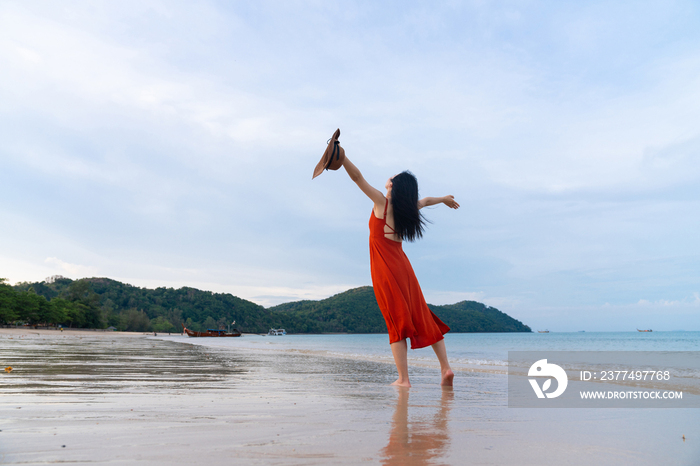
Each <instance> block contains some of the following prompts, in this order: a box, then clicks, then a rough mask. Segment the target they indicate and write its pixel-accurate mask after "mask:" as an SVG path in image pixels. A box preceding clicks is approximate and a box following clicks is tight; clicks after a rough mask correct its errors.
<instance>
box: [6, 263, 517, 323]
mask: <svg viewBox="0 0 700 466" xmlns="http://www.w3.org/2000/svg"><path fill="white" fill-rule="evenodd" d="M429 306H430V308H431V310H432V311H433V312H434V313H435V314H436V315H437V316H438V317H440V319H442V320H443V321H444V322H445V323H446V324H447V325H449V326H450V327H451V328H452V331H453V332H530V331H531V330H530V328H529V327H528V326H527V325H524V324H523V323H522V322H520V321H518V320H515V319H513V318H512V317H510V316H508V315H507V314H505V313H503V312H501V311H499V310H498V309H495V308H492V307H488V306H486V305H484V304H482V303H478V302H475V301H462V302H460V303H456V304H451V305H445V306H434V305H429ZM234 321H235V322H236V325H235V326H236V327H237V328H238V329H239V330H241V331H242V332H248V333H267V331H268V329H270V328H285V329H286V330H287V332H288V333H386V324H385V323H384V319H383V317H382V315H381V312H380V311H379V306H378V305H377V301H376V299H375V297H374V291H373V289H372V287H370V286H365V287H360V288H355V289H351V290H348V291H345V292H343V293H339V294H337V295H335V296H331V297H330V298H326V299H322V300H319V301H295V302H291V303H285V304H280V305H278V306H274V307H271V308H267V309H266V308H264V307H262V306H260V305H257V304H255V303H253V302H250V301H247V300H245V299H241V298H238V297H236V296H233V295H231V294H228V293H213V292H210V291H202V290H197V289H195V288H189V287H183V288H179V289H174V288H156V289H147V288H139V287H136V286H132V285H129V284H126V283H121V282H118V281H116V280H111V279H109V278H84V279H80V280H71V279H69V278H64V277H61V276H54V277H50V278H49V279H46V280H44V281H42V282H36V283H28V282H22V283H18V284H16V285H15V286H10V285H9V284H8V283H7V280H4V279H0V324H4V325H8V324H14V325H20V324H28V325H47V326H56V325H64V326H66V327H76V328H107V327H109V326H112V327H114V328H116V329H117V330H120V331H138V332H146V331H155V332H159V333H162V332H180V331H181V330H182V326H183V325H185V326H187V328H190V329H192V330H196V331H201V330H205V329H220V328H227V327H228V326H229V324H231V323H233V322H234Z"/></svg>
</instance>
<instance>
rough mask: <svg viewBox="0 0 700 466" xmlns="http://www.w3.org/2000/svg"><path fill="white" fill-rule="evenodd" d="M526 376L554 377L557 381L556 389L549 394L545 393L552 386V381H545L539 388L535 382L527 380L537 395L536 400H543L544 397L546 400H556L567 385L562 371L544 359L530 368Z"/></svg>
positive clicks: (567, 380) (564, 373) (567, 379)
mask: <svg viewBox="0 0 700 466" xmlns="http://www.w3.org/2000/svg"><path fill="white" fill-rule="evenodd" d="M527 375H528V376H529V377H554V378H555V379H556V381H557V389H556V390H554V391H553V392H551V393H546V392H547V390H549V387H550V386H551V385H552V379H547V380H545V381H544V384H542V388H540V386H539V384H538V383H537V380H535V379H528V381H529V382H530V385H532V389H533V390H534V391H535V394H536V395H537V398H544V397H545V396H546V397H547V398H556V397H558V396H559V395H561V394H562V393H564V390H566V386H567V385H568V384H569V378H568V377H567V376H566V372H564V369H562V368H561V367H559V366H557V365H556V364H548V363H547V360H546V359H540V360H539V361H537V362H536V363H534V364H533V365H532V366H530V370H529V371H528V372H527Z"/></svg>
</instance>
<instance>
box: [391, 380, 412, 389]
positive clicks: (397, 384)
mask: <svg viewBox="0 0 700 466" xmlns="http://www.w3.org/2000/svg"><path fill="white" fill-rule="evenodd" d="M392 385H394V386H395V387H406V388H410V387H411V382H409V381H408V380H405V381H401V379H396V382H394V383H392Z"/></svg>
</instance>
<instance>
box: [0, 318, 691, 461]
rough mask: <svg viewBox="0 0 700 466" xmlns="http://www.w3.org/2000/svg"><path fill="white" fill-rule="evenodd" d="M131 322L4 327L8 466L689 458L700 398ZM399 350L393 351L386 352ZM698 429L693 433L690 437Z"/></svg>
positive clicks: (3, 434)
mask: <svg viewBox="0 0 700 466" xmlns="http://www.w3.org/2000/svg"><path fill="white" fill-rule="evenodd" d="M175 340H177V341H172V340H171V341H163V340H160V339H158V338H154V337H152V336H147V335H143V334H129V333H105V332H90V331H64V332H57V331H51V330H48V331H47V330H44V331H42V330H14V329H2V330H0V364H2V365H3V367H7V366H12V367H13V370H12V372H10V373H5V372H3V374H2V376H1V377H2V378H1V379H0V380H1V383H2V385H1V386H0V393H1V394H2V397H0V411H1V412H2V416H1V417H0V458H1V459H2V462H3V463H7V464H20V463H21V464H44V463H52V462H61V463H69V464H71V463H83V462H92V463H106V462H117V463H136V462H141V463H144V464H173V463H177V464H185V463H194V464H198V463H204V462H206V463H207V464H273V465H278V464H279V465H296V464H298V465H306V464H319V465H326V464H343V465H345V464H347V465H350V464H389V465H393V464H396V465H432V464H435V465H437V464H450V465H453V464H454V465H458V464H474V465H510V464H512V465H538V466H542V465H555V464H570V465H571V464H573V465H579V464H580V465H588V464H603V465H608V464H609V465H627V464H629V465H633V464H634V465H647V464H648V465H658V464H666V465H691V464H698V459H699V458H700V442H699V441H698V440H699V439H700V427H699V426H698V423H697V414H698V411H697V410H693V409H685V410H683V409H672V410H670V409H513V408H510V409H509V408H507V407H506V406H507V399H506V393H507V390H506V384H507V381H506V378H505V376H503V375H498V374H488V373H460V374H458V377H457V379H456V386H455V388H454V389H453V390H442V389H441V388H440V387H439V386H438V385H437V384H436V380H435V374H434V371H433V370H429V369H424V368H416V369H415V371H414V373H413V374H412V378H413V381H414V386H413V387H412V388H411V389H410V390H398V389H396V388H394V387H390V386H388V384H389V383H390V382H391V381H393V377H394V370H395V369H394V368H393V367H392V365H391V364H386V363H380V362H372V361H357V360H350V359H342V358H323V357H319V356H317V355H305V354H300V353H286V354H285V353H275V352H268V353H263V352H255V351H251V350H245V349H240V350H231V349H221V348H210V347H205V346H198V345H192V344H190V343H188V341H187V339H186V337H182V338H181V339H175ZM387 351H388V348H387ZM683 435H685V437H686V440H685V441H684V440H683V439H682V436H683Z"/></svg>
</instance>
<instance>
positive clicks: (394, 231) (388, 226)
mask: <svg viewBox="0 0 700 466" xmlns="http://www.w3.org/2000/svg"><path fill="white" fill-rule="evenodd" d="M388 207H389V199H386V202H385V203H384V226H386V227H387V228H389V229H390V230H391V233H389V232H386V231H385V232H384V234H385V235H395V234H396V230H394V229H393V228H391V226H390V225H389V224H388V223H386V209H387V208H388Z"/></svg>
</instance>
